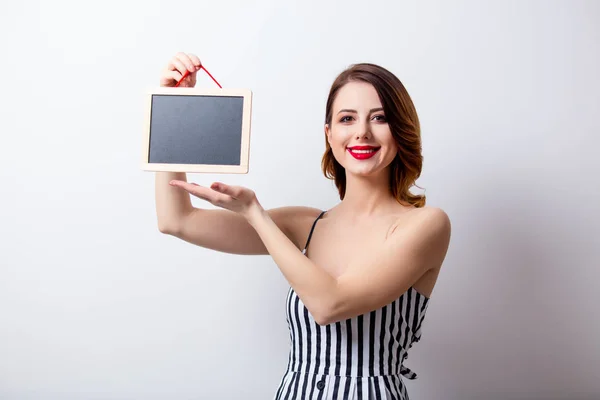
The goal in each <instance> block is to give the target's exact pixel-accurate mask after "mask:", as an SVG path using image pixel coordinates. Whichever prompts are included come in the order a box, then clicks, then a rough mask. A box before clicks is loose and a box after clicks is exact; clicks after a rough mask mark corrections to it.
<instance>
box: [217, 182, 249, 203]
mask: <svg viewBox="0 0 600 400" xmlns="http://www.w3.org/2000/svg"><path fill="white" fill-rule="evenodd" d="M210 188H211V189H212V190H215V191H217V192H219V193H223V194H227V195H229V196H231V197H233V198H234V199H239V198H240V197H241V195H242V193H243V191H244V188H242V187H240V186H230V185H226V184H224V183H221V182H215V183H213V184H212V185H210Z"/></svg>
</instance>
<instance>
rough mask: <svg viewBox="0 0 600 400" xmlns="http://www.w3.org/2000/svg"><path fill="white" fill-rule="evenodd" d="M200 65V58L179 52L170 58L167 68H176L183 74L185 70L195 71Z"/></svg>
mask: <svg viewBox="0 0 600 400" xmlns="http://www.w3.org/2000/svg"><path fill="white" fill-rule="evenodd" d="M200 65H201V64H200V59H199V58H198V57H197V56H195V55H193V54H191V55H187V54H185V53H182V52H179V53H177V54H176V55H175V57H173V58H172V59H171V61H170V62H169V65H168V66H167V68H168V69H170V70H173V69H177V70H178V71H179V72H181V73H182V74H183V73H184V72H185V70H188V71H190V72H196V71H197V70H198V69H199V68H200Z"/></svg>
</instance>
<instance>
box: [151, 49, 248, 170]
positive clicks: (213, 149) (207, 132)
mask: <svg viewBox="0 0 600 400" xmlns="http://www.w3.org/2000/svg"><path fill="white" fill-rule="evenodd" d="M200 69H204V70H205V72H206V73H207V74H208V75H209V76H210V77H211V78H212V79H213V81H215V83H216V84H217V85H218V86H219V89H215V88H210V89H207V88H196V87H195V86H196V75H197V73H198V71H199V70H200ZM160 86H161V87H159V88H153V89H151V90H149V91H148V93H147V98H146V100H147V101H146V116H145V126H144V141H143V149H142V150H143V160H142V169H144V170H146V171H163V172H199V173H226V174H227V173H229V174H246V173H248V169H249V158H250V154H249V153H250V122H251V113H252V92H251V91H250V90H249V89H230V88H227V89H223V88H222V87H221V85H220V84H219V83H218V82H217V81H216V80H215V78H213V76H212V75H211V74H210V73H209V72H208V71H206V69H205V68H204V66H203V65H202V63H201V62H200V59H199V58H198V57H197V56H195V55H194V54H186V53H182V52H180V53H177V54H176V55H175V56H174V57H173V58H172V59H171V60H170V61H169V63H168V64H167V66H166V67H165V68H164V70H163V71H162V73H161V76H160Z"/></svg>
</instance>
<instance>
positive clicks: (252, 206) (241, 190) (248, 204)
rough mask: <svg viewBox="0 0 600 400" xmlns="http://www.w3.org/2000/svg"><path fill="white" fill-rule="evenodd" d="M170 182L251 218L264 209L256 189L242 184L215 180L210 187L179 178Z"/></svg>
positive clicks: (212, 202) (200, 197) (214, 203)
mask: <svg viewBox="0 0 600 400" xmlns="http://www.w3.org/2000/svg"><path fill="white" fill-rule="evenodd" d="M169 184H170V185H171V186H176V187H179V188H181V189H183V190H185V191H187V192H188V193H189V194H191V195H193V196H196V197H198V198H199V199H202V200H206V201H208V202H209V203H211V204H212V205H214V206H217V207H221V208H225V209H227V210H231V211H234V212H236V213H238V214H241V215H242V216H244V217H245V218H246V219H249V218H250V217H251V215H253V214H255V213H256V212H257V211H258V212H261V211H262V210H263V209H262V207H261V205H260V203H259V202H258V199H257V198H256V194H255V193H254V191H252V190H250V189H248V188H245V187H242V186H230V185H226V184H224V183H221V182H215V183H213V184H212V185H210V187H205V186H200V185H198V184H196V183H188V182H184V181H179V180H172V181H171V182H169Z"/></svg>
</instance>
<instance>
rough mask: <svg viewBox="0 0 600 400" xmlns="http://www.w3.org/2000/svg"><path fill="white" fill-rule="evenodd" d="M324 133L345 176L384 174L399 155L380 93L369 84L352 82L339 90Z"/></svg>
mask: <svg viewBox="0 0 600 400" xmlns="http://www.w3.org/2000/svg"><path fill="white" fill-rule="evenodd" d="M325 134H326V135H327V140H328V142H329V145H330V146H331V149H332V151H333V155H334V157H335V159H336V160H337V161H338V162H339V163H340V164H341V165H342V167H344V168H345V169H346V174H355V175H361V176H367V175H373V174H375V173H378V172H381V171H382V170H384V169H385V168H387V167H388V166H389V165H390V163H391V162H392V161H393V160H394V157H395V156H396V154H397V153H398V147H397V145H396V142H395V140H394V138H393V136H392V132H391V131H390V127H389V125H388V123H387V120H386V118H385V114H384V112H383V108H382V104H381V101H380V100H379V96H378V95H377V91H376V90H375V88H374V87H373V86H372V85H371V84H369V83H366V82H349V83H347V84H346V85H344V86H343V87H342V88H341V89H340V90H339V92H338V94H337V97H336V98H335V100H334V102H333V109H332V113H331V126H328V125H325Z"/></svg>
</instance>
